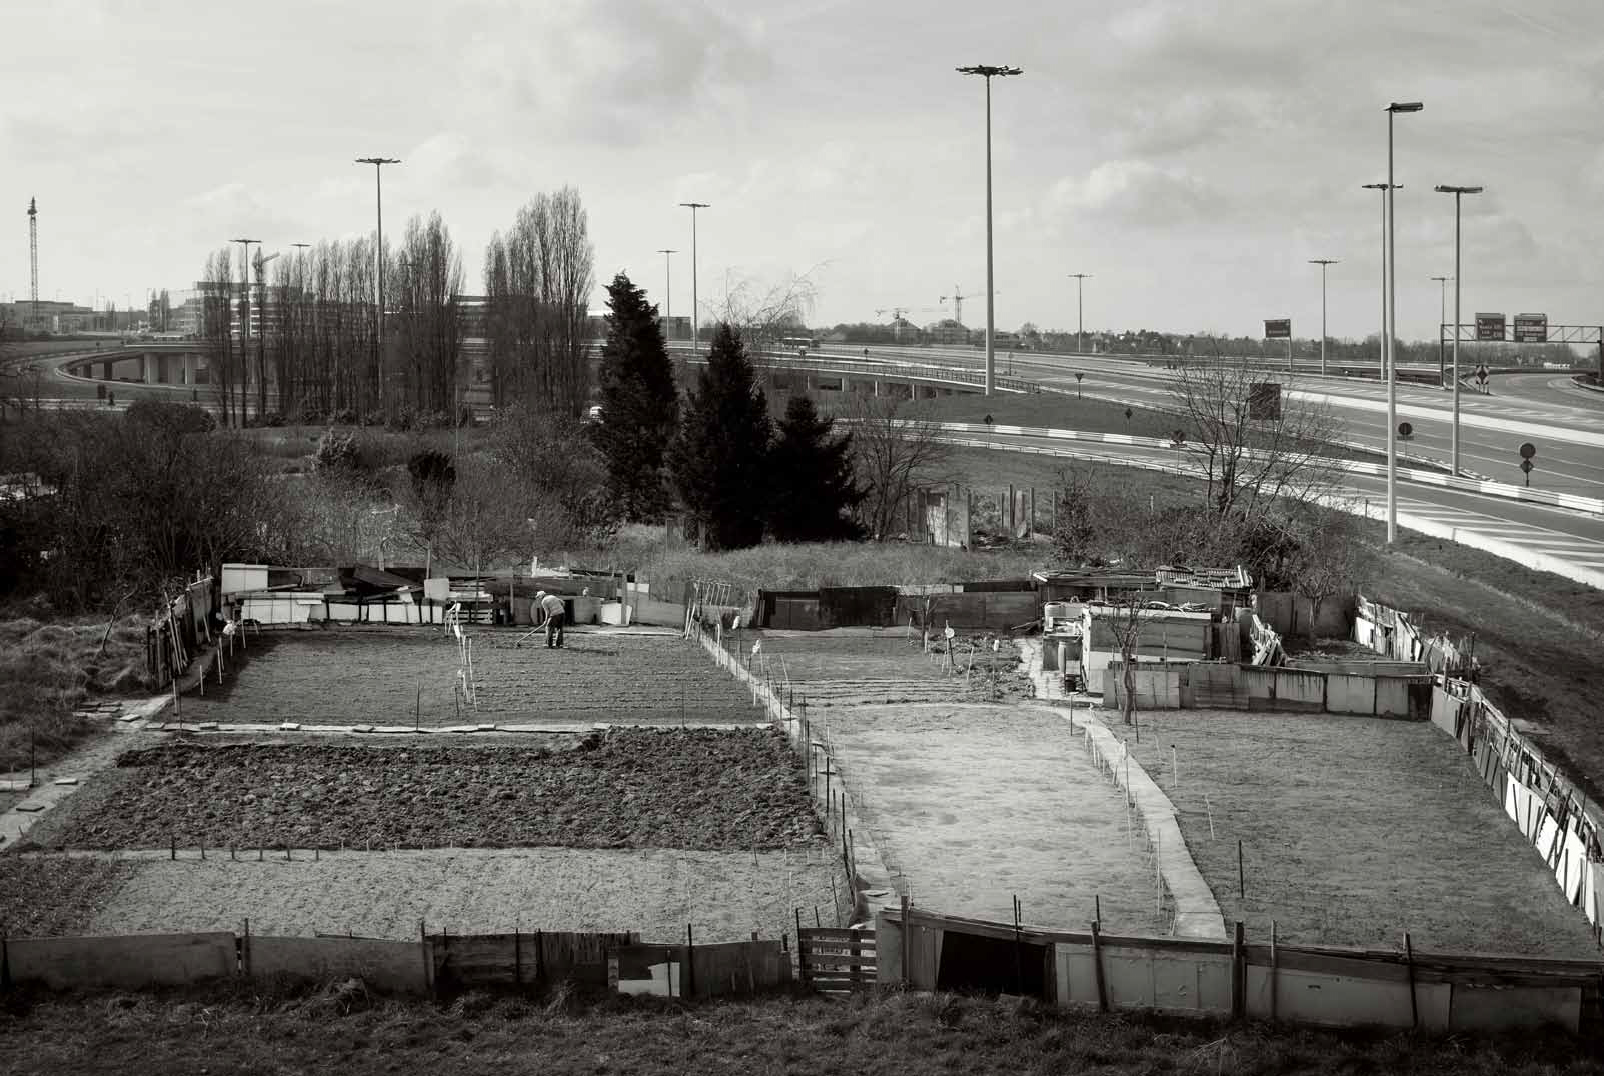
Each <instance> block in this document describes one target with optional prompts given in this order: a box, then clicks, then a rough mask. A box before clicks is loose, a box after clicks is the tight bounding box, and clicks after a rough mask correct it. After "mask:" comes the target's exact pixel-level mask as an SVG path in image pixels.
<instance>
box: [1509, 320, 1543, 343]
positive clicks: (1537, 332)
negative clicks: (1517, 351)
mask: <svg viewBox="0 0 1604 1076" xmlns="http://www.w3.org/2000/svg"><path fill="white" fill-rule="evenodd" d="M1515 343H1517V344H1546V343H1548V315H1547V314H1516V315H1515Z"/></svg>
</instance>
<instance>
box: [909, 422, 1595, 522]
mask: <svg viewBox="0 0 1604 1076" xmlns="http://www.w3.org/2000/svg"><path fill="white" fill-rule="evenodd" d="M926 425H927V426H930V427H934V428H936V429H939V430H941V431H943V432H947V433H969V434H974V433H990V434H1003V435H1005V436H1013V437H1047V438H1051V439H1053V440H1057V441H1089V442H1101V443H1103V444H1116V445H1136V446H1140V447H1143V448H1165V449H1172V450H1173V449H1175V448H1176V445H1175V442H1173V441H1167V440H1165V439H1164V438H1162V437H1139V436H1137V435H1135V434H1127V433H1087V432H1085V431H1081V430H1057V429H1051V428H1048V427H1041V426H1005V425H997V424H991V425H988V424H986V423H983V422H936V423H928V424H926ZM986 444H988V446H989V447H996V443H995V442H988V443H986ZM1016 447H1018V448H1019V449H1022V450H1025V451H1030V450H1032V449H1033V448H1034V447H1036V446H1029V445H1021V446H1016ZM1180 449H1181V451H1184V452H1188V453H1189V454H1192V453H1195V452H1196V448H1195V446H1192V445H1189V444H1187V443H1183V444H1182V445H1181V446H1180ZM1329 462H1330V463H1331V464H1332V465H1333V466H1335V467H1339V468H1341V469H1342V470H1345V471H1349V472H1352V473H1355V474H1366V475H1376V476H1385V475H1386V473H1387V468H1386V466H1385V465H1384V464H1380V463H1365V462H1364V461H1362V460H1338V459H1333V460H1330V461H1329ZM1398 477H1399V478H1402V479H1404V480H1406V481H1409V482H1418V483H1420V484H1421V485H1427V486H1439V487H1441V488H1443V489H1453V490H1459V491H1461V492H1464V493H1480V494H1482V495H1484V496H1491V497H1502V498H1504V499H1506V500H1515V501H1523V502H1527V503H1530V504H1540V505H1544V506H1547V507H1550V508H1566V509H1570V510H1571V511H1576V512H1586V513H1588V514H1590V515H1604V499H1601V498H1598V497H1584V496H1581V495H1580V494H1576V493H1559V492H1555V491H1552V490H1541V489H1529V488H1527V487H1524V486H1517V485H1513V484H1511V483H1508V482H1495V481H1492V480H1489V479H1476V478H1456V477H1454V476H1453V475H1447V474H1440V473H1438V472H1436V471H1422V470H1418V469H1416V468H1413V467H1400V468H1398Z"/></svg>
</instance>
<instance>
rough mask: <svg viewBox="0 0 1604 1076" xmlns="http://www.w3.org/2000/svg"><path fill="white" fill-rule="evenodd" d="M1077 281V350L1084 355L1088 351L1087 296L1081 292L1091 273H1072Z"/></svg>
mask: <svg viewBox="0 0 1604 1076" xmlns="http://www.w3.org/2000/svg"><path fill="white" fill-rule="evenodd" d="M1069 275H1070V276H1071V277H1072V278H1073V279H1074V281H1075V350H1076V351H1077V352H1080V353H1082V354H1084V353H1085V351H1086V296H1085V293H1084V292H1083V291H1082V290H1081V286H1082V285H1083V284H1085V282H1086V278H1087V277H1089V276H1091V275H1092V274H1090V273H1070V274H1069Z"/></svg>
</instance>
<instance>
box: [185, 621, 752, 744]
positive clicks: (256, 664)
mask: <svg viewBox="0 0 1604 1076" xmlns="http://www.w3.org/2000/svg"><path fill="white" fill-rule="evenodd" d="M522 634H523V633H522V632H514V631H509V630H501V631H486V630H476V631H474V632H471V633H470V637H471V638H472V639H473V642H474V648H473V655H474V668H475V684H476V687H477V694H478V705H477V707H470V706H468V705H466V703H465V702H464V700H463V699H462V698H461V695H460V693H459V692H458V691H457V690H456V685H457V682H458V681H457V669H458V657H457V653H458V651H457V643H456V640H455V639H454V638H453V637H452V636H450V635H447V634H445V633H443V632H439V631H433V630H428V629H407V628H393V627H392V628H383V629H343V630H342V629H333V630H328V631H275V632H252V633H251V635H250V640H249V642H248V644H247V646H246V648H245V649H244V650H239V649H236V650H235V652H234V654H235V656H234V658H231V659H229V664H228V667H227V670H226V671H225V672H224V674H223V678H222V681H223V682H222V683H221V685H219V684H218V683H217V682H216V680H215V678H214V679H213V681H212V682H211V683H209V684H207V685H206V695H205V697H204V698H201V697H197V696H195V695H186V696H185V697H184V700H183V712H182V717H183V720H184V722H185V724H198V723H202V722H212V721H215V722H219V723H221V724H225V725H226V724H271V725H278V724H280V723H281V722H285V721H291V722H297V723H301V724H313V725H360V724H367V725H391V726H394V725H413V724H416V725H418V726H420V727H423V728H440V727H445V726H456V725H467V724H492V723H493V724H502V725H514V724H552V723H562V722H608V723H634V724H681V723H689V724H696V723H704V722H715V723H736V722H747V721H755V720H761V717H762V715H761V713H760V712H759V711H757V710H755V709H754V708H753V707H752V706H751V705H750V703H751V699H750V696H749V695H748V694H747V693H746V691H745V690H744V689H743V688H741V687H740V686H739V685H738V684H736V683H734V682H733V681H732V680H731V679H730V678H729V677H728V676H726V675H724V674H723V673H722V672H721V671H720V670H719V669H717V668H716V667H714V666H713V665H712V664H711V663H710V662H708V661H707V659H706V657H705V656H704V655H703V654H702V653H701V652H700V648H699V647H698V646H697V645H696V644H695V643H693V642H690V641H687V640H685V639H682V638H680V637H678V636H675V635H637V634H628V633H609V632H571V633H569V635H568V639H567V643H566V644H565V645H564V647H563V648H562V649H560V650H548V649H546V646H545V642H544V640H543V638H542V637H541V636H538V635H537V636H535V637H534V638H532V639H529V640H527V641H525V642H523V643H522V644H521V645H515V644H517V642H518V639H519V637H520V636H521V635H522Z"/></svg>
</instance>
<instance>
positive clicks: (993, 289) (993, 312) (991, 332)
mask: <svg viewBox="0 0 1604 1076" xmlns="http://www.w3.org/2000/svg"><path fill="white" fill-rule="evenodd" d="M958 71H959V72H960V73H961V74H965V75H980V76H982V77H984V78H985V80H986V395H987V396H990V395H992V394H993V393H994V392H995V391H996V381H997V350H996V340H995V336H996V333H997V280H996V274H995V272H994V265H993V262H994V258H993V256H992V228H991V80H992V79H994V78H1005V77H1007V76H1009V75H1018V74H1023V71H1022V70H1021V69H1020V68H1017V67H1010V66H1008V65H1007V64H1001V65H995V64H974V65H972V66H970V67H960V68H958Z"/></svg>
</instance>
